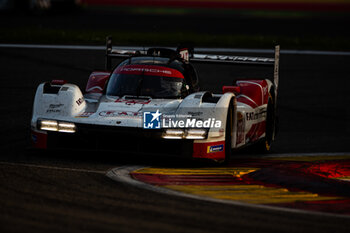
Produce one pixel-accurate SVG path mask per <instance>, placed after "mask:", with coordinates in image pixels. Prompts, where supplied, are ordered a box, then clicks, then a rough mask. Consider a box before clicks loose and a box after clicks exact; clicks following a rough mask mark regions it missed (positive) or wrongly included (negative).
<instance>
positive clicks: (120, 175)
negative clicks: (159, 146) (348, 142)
mask: <svg viewBox="0 0 350 233" xmlns="http://www.w3.org/2000/svg"><path fill="white" fill-rule="evenodd" d="M142 168H147V167H144V166H123V167H117V168H113V169H111V170H109V171H108V172H107V176H108V177H109V178H111V179H112V180H114V181H117V182H121V183H126V184H129V185H133V186H135V187H138V188H141V189H146V190H149V191H153V192H157V193H161V194H167V195H173V196H179V197H185V198H192V199H196V200H201V201H208V202H216V203H220V204H228V205H234V206H242V207H247V208H253V209H263V210H272V211H283V212H289V213H294V214H306V215H316V216H322V217H335V218H346V219H350V216H348V215H341V214H332V213H325V212H316V211H309V210H300V209H292V208H285V207H276V206H267V205H258V204H250V203H243V202H238V201H231V200H223V199H215V198H210V197H205V196H197V195H193V194H188V193H183V192H180V191H175V190H171V189H167V188H162V187H159V186H154V185H151V184H147V183H144V182H141V181H138V180H135V179H133V178H132V177H131V176H130V173H131V172H132V171H135V170H138V169H142Z"/></svg>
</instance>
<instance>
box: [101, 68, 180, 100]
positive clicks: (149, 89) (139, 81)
mask: <svg viewBox="0 0 350 233" xmlns="http://www.w3.org/2000/svg"><path fill="white" fill-rule="evenodd" d="M184 86H185V84H184V77H183V75H182V73H181V72H179V71H177V70H175V69H171V68H168V67H162V66H154V65H152V66H151V65H125V66H122V67H118V68H117V69H116V70H115V71H114V72H113V74H112V76H111V78H110V80H109V82H108V86H107V95H111V96H119V97H122V96H125V95H131V96H149V97H152V98H180V97H181V96H182V91H183V87H184Z"/></svg>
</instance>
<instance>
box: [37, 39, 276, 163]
mask: <svg viewBox="0 0 350 233" xmlns="http://www.w3.org/2000/svg"><path fill="white" fill-rule="evenodd" d="M116 59H119V60H120V59H123V60H122V61H121V62H120V63H119V64H118V65H116V66H114V67H113V66H112V63H113V62H112V60H114V61H115V60H116ZM194 63H225V64H228V65H237V64H238V65H248V66H250V65H252V67H253V66H255V65H262V66H271V67H272V68H273V70H274V72H273V74H271V77H270V78H264V79H248V80H247V79H243V80H236V82H235V83H234V85H231V86H223V87H222V93H218V94H213V93H212V92H210V91H205V90H200V88H199V79H198V75H197V71H196V69H195V67H194V65H193V64H194ZM278 67H279V46H276V47H275V57H274V58H263V57H245V56H227V55H212V54H211V55H210V54H201V53H194V50H193V49H191V48H185V47H179V48H177V49H169V48H149V49H144V50H141V51H137V50H118V49H113V48H112V41H111V38H107V46H106V67H105V69H104V70H100V71H94V72H92V73H91V75H90V77H89V79H88V82H87V85H86V88H85V93H84V94H83V93H82V91H81V89H80V88H79V87H78V86H77V85H74V84H70V83H67V82H66V81H64V80H52V81H50V82H45V83H42V84H40V85H39V86H38V88H37V91H36V95H35V100H34V106H33V115H32V120H31V138H32V142H33V145H34V147H35V148H41V149H48V148H64V149H66V148H77V147H78V148H79V147H81V148H83V149H84V150H86V149H89V150H90V149H91V150H112V151H122V152H123V151H127V152H135V153H145V154H161V155H163V154H164V155H166V154H170V155H182V156H187V157H192V158H205V159H211V160H215V161H228V160H229V158H230V156H231V154H232V153H233V152H234V151H236V150H237V149H240V148H243V147H245V146H249V145H254V144H255V145H256V146H259V147H260V148H261V150H263V151H268V150H269V149H270V146H271V143H272V142H273V141H274V139H275V131H276V109H277V103H276V101H277V93H278ZM272 68H271V70H272ZM271 73H272V72H271ZM215 79H218V80H219V79H220V77H215Z"/></svg>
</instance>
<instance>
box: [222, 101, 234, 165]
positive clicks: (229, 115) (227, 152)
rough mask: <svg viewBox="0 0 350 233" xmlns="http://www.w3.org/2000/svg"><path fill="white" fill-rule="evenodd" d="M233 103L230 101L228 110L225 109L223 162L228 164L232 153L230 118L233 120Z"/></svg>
mask: <svg viewBox="0 0 350 233" xmlns="http://www.w3.org/2000/svg"><path fill="white" fill-rule="evenodd" d="M233 117H234V116H233V103H232V100H231V101H230V104H229V107H228V110H227V118H226V128H225V160H224V164H228V163H229V162H230V158H231V155H232V145H231V143H232V134H233V132H232V120H233Z"/></svg>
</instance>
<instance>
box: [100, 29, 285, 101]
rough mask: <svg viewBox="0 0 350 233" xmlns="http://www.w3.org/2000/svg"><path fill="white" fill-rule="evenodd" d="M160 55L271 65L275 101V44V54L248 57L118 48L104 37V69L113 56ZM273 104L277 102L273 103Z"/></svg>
mask: <svg viewBox="0 0 350 233" xmlns="http://www.w3.org/2000/svg"><path fill="white" fill-rule="evenodd" d="M142 55H148V56H161V57H171V58H175V59H179V60H182V61H184V62H186V63H188V62H190V63H218V64H233V65H234V64H236V65H258V66H260V65H262V66H271V67H273V68H274V72H273V73H274V74H273V83H274V86H275V101H276V100H277V92H278V82H279V56H280V46H279V45H277V46H275V56H274V57H273V58H267V57H249V56H230V55H215V54H202V53H194V51H193V49H190V48H186V47H181V48H177V49H169V48H147V49H146V48H144V49H143V50H133V49H130V50H129V49H127V50H120V49H119V50H118V49H113V48H112V38H111V37H110V36H109V37H107V38H106V70H111V68H112V59H114V58H129V57H133V56H142ZM275 106H277V104H276V103H275Z"/></svg>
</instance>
